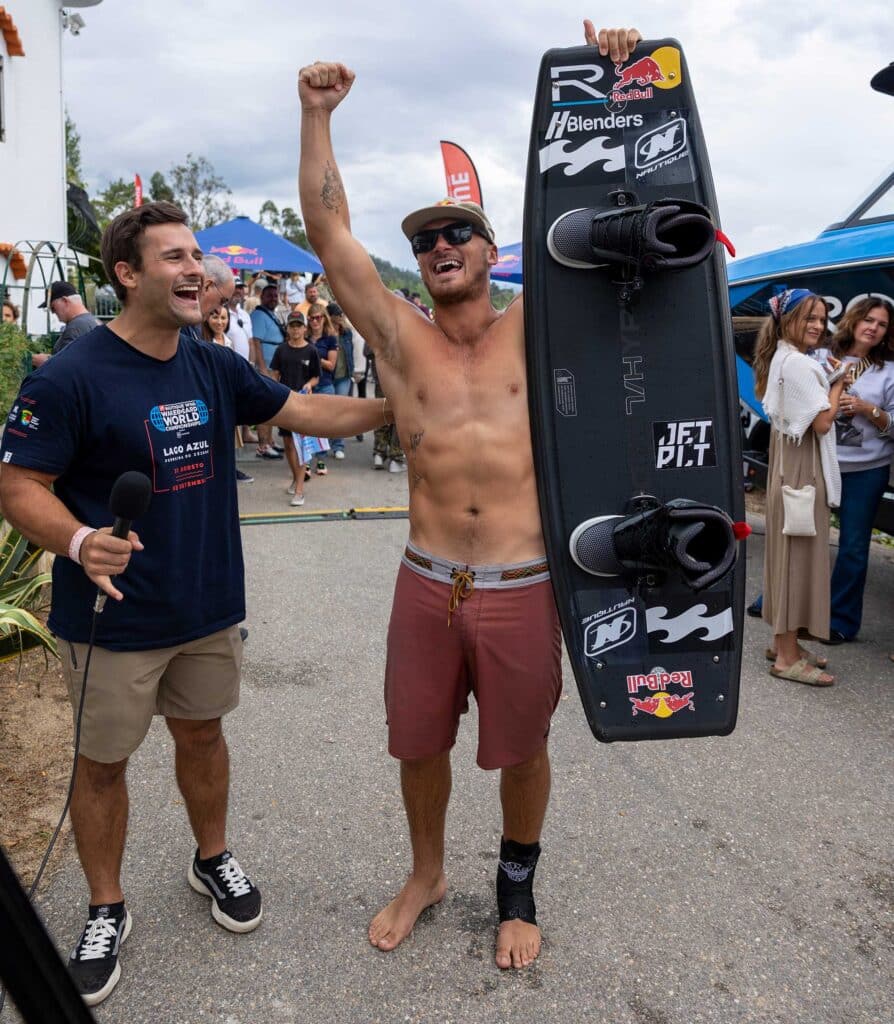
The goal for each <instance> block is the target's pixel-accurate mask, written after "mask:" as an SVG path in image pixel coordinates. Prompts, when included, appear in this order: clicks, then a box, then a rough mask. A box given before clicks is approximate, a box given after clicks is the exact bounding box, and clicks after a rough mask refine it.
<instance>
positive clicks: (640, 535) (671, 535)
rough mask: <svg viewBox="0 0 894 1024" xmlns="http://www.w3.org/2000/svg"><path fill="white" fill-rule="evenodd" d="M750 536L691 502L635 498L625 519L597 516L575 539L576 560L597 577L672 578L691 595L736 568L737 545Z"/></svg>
mask: <svg viewBox="0 0 894 1024" xmlns="http://www.w3.org/2000/svg"><path fill="white" fill-rule="evenodd" d="M749 532H750V530H749V529H748V527H747V526H746V525H745V524H744V523H734V522H733V521H732V519H731V518H730V517H729V516H728V515H727V514H726V512H724V511H723V510H722V509H720V508H717V507H716V506H715V505H706V504H704V503H702V502H699V501H691V500H690V499H688V498H674V499H673V500H671V501H667V502H664V503H663V504H662V503H661V502H659V501H658V499H657V498H654V497H652V496H651V495H642V496H640V497H639V498H636V499H634V501H633V502H632V503H631V508H630V510H629V512H628V514H627V515H607V516H596V517H595V518H593V519H587V520H585V521H584V522H582V523H581V524H580V525H579V526H577V527H576V528H575V529H574V531H573V532H572V534H571V538H570V540H569V549H570V553H571V557H572V559H574V561H575V563H576V564H577V565H578V566H579V567H580V568H581V569H583V570H584V572H588V573H591V574H592V575H594V576H628V577H631V576H632V577H636V578H637V579H640V580H641V579H643V578H644V577H648V576H654V575H655V574H659V575H660V576H661V577H663V576H664V575H666V574H667V573H674V574H675V575H676V576H678V577H679V578H680V579H681V580H682V581H683V582H684V583H685V584H686V586H688V587H689V588H690V589H692V590H703V589H704V588H705V587H710V586H711V585H712V584H713V583H716V582H717V581H718V580H720V579H722V578H723V577H724V576H725V575H726V574H727V573H728V572H729V571H730V570H731V569H732V568H733V566H734V565H735V562H736V553H737V547H736V542H737V541H738V540H741V539H742V538H743V537H745V536H747V534H748V533H749Z"/></svg>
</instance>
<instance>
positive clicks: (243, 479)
mask: <svg viewBox="0 0 894 1024" xmlns="http://www.w3.org/2000/svg"><path fill="white" fill-rule="evenodd" d="M236 480H237V481H238V482H239V483H240V484H253V483H254V482H255V478H254V477H253V476H249V475H248V473H243V472H242V470H241V469H237V470H236Z"/></svg>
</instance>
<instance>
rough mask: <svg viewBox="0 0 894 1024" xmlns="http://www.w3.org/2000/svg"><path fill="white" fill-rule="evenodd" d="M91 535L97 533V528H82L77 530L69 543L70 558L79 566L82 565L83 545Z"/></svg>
mask: <svg viewBox="0 0 894 1024" xmlns="http://www.w3.org/2000/svg"><path fill="white" fill-rule="evenodd" d="M91 533H96V529H95V527H93V526H81V527H80V528H79V529H77V530H75V532H74V533H73V534H72V538H71V540H70V541H69V542H68V557H69V558H70V559H71V560H72V561H73V562H75V563H76V564H77V565H80V564H81V545H82V544H83V543H84V540H85V539H86V538H87V537H89V536H90V534H91Z"/></svg>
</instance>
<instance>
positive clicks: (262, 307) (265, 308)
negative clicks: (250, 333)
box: [255, 306, 286, 341]
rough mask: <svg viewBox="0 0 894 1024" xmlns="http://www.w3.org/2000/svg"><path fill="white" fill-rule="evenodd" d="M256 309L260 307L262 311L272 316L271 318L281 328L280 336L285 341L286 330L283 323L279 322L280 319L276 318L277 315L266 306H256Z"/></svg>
mask: <svg viewBox="0 0 894 1024" xmlns="http://www.w3.org/2000/svg"><path fill="white" fill-rule="evenodd" d="M255 309H259V310H260V311H261V312H262V313H266V314H267V316H269V317H270V319H271V320H272V321H273V322H274V323H275V324H276V326H277V327H278V328H279V336H280V338H281V339H282V340H283V341H285V340H286V332H285V331H284V330H283V329H282V324H281V323H280V322H279V320H277V319H276V317H275V316H274V315H273V314H272V313H271V312H270V310H269V309H268V308H267V307H266V306H256V307H255Z"/></svg>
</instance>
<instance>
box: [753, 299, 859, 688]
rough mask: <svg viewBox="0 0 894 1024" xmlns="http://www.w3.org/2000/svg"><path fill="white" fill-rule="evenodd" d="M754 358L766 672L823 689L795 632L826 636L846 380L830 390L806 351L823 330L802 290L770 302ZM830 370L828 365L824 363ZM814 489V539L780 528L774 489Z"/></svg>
mask: <svg viewBox="0 0 894 1024" xmlns="http://www.w3.org/2000/svg"><path fill="white" fill-rule="evenodd" d="M770 312H771V315H770V316H769V317H768V318H767V320H766V322H765V324H764V326H763V328H762V329H761V333H760V336H759V337H758V341H757V346H756V348H755V354H754V376H755V392H756V394H757V396H758V398H760V399H762V401H763V404H764V409H765V410H766V412H767V415H768V416H769V418H770V423H771V425H772V430H771V433H770V466H769V472H768V475H767V527H766V554H765V558H764V605H763V618H764V621H765V622H767V623H769V624H770V626H771V627H772V630H773V636H774V642H773V647H771V648H770V650H769V651H768V656H773V658H774V660H773V666H772V668H771V669H770V673H771V675H774V676H777V677H778V678H780V679H791V680H794V681H795V682H799V683H807V684H808V685H811V686H831V685H832V683H833V682H834V681H835V677H834V676H831V675H829V674H828V673H827V672H824V671H823V669H824V667H825V660H824V659H822V658H818V657H816V656H815V655H813V654H812V653H811V652H810V651H808V650H806V649H805V648H804V647H801V646H800V645H799V643H798V633H799V631H801V632H802V633H806V634H807V635H808V636H811V637H813V638H815V639H827V638H828V635H829V509H830V508H836V507H837V506H838V503H839V501H840V498H841V475H840V473H839V471H838V461H837V459H836V457H835V438H834V434H830V430H831V428H832V424H833V422H834V420H835V417H836V415H837V414H838V406H839V402H840V400H841V393H842V390H843V389H844V387H845V386H846V384H847V383H848V378H847V377H846V376H842V377H840V378H839V379H838V380H837V381H836V382H835V383H833V384H832V385H831V386H830V385H829V382H828V380H827V377H826V374H825V372H824V370H823V368H822V367H821V366H820V365H819V363H817V362H816V361H815V360H814V359H811V358H810V357H809V356H808V355H807V354H806V353H807V350H808V349H811V348H815V347H816V346H817V345H819V344H820V343H821V341H822V339H823V338H824V337H825V334H826V306H825V303H824V302H823V300H822V299H821V298H819V296H817V295H814V294H813V292H809V291H806V290H805V289H803V288H796V289H791V290H788V291H785V292H783V293H782V294H781V295H777V296H775V297H774V298H773V299H771V300H770ZM830 364H831V365H832V366H833V368H836V367H837V365H838V363H837V361H836V360H830ZM783 484H786V485H787V486H789V487H792V488H796V489H799V488H801V487H804V486H805V485H807V484H812V485H813V486H814V487H815V488H816V494H815V500H814V508H813V519H814V528H815V531H816V532H815V536H793V535H787V534H785V533H783V526H784V522H785V512H784V507H783V498H782V487H783Z"/></svg>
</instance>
